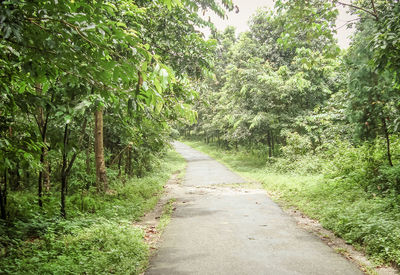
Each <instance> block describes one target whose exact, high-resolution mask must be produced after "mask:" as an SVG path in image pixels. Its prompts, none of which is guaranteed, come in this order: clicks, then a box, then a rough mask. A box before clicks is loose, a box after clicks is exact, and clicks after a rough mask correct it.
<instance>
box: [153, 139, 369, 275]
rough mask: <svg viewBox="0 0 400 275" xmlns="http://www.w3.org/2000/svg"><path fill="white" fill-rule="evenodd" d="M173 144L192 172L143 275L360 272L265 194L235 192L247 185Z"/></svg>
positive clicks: (207, 159) (179, 189) (176, 192)
mask: <svg viewBox="0 0 400 275" xmlns="http://www.w3.org/2000/svg"><path fill="white" fill-rule="evenodd" d="M174 145H175V148H176V150H177V151H178V152H179V153H181V154H182V155H183V156H184V157H185V159H186V160H187V161H188V167H187V171H186V176H185V179H184V182H183V183H182V185H181V186H179V187H177V188H175V189H174V191H173V192H174V197H176V198H177V208H176V211H175V212H174V214H173V216H172V220H171V223H170V224H169V225H168V227H167V229H166V231H165V232H164V234H163V237H162V243H161V247H160V249H159V251H158V252H157V254H156V255H155V256H154V257H153V258H152V259H151V261H150V268H149V270H148V271H147V272H146V274H149V275H150V274H163V275H165V274H229V275H232V274H251V275H253V274H274V275H280V274H307V275H308V274H323V275H327V274H340V275H345V274H362V272H361V271H359V269H358V268H357V267H356V266H355V265H354V264H352V263H350V262H348V261H347V260H346V259H344V258H343V257H341V256H340V255H338V254H336V253H335V252H334V251H333V250H332V249H331V248H330V247H328V246H327V245H325V244H324V243H323V242H321V241H320V240H319V239H318V238H317V237H315V236H313V235H311V234H310V233H308V232H306V231H304V230H303V229H300V228H298V227H297V225H296V223H295V221H294V220H293V219H292V218H291V217H289V216H288V215H286V214H285V213H284V212H283V211H282V210H281V209H280V208H279V207H278V206H277V205H276V204H275V203H273V202H272V201H271V200H270V199H269V198H268V197H267V196H266V195H265V192H264V191H262V190H259V189H249V188H248V189H238V188H231V184H235V183H244V182H245V180H244V179H242V178H241V177H239V176H238V175H236V174H234V173H233V172H231V171H230V170H228V169H227V168H226V167H225V166H223V165H222V164H220V163H218V162H217V161H215V160H213V159H211V158H210V157H208V156H206V155H204V154H202V153H200V152H198V151H196V150H194V149H192V148H190V147H189V146H187V145H184V144H182V143H178V142H176V143H175V144H174ZM226 184H230V185H226ZM224 185H225V186H224Z"/></svg>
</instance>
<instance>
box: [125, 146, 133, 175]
mask: <svg viewBox="0 0 400 275" xmlns="http://www.w3.org/2000/svg"><path fill="white" fill-rule="evenodd" d="M125 175H128V176H132V147H131V146H128V148H127V150H126V159H125Z"/></svg>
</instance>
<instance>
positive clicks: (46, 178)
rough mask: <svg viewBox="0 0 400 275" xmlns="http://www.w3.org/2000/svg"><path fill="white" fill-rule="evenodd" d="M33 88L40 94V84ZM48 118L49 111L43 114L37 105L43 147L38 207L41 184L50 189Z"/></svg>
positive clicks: (40, 202) (40, 196) (40, 199)
mask: <svg viewBox="0 0 400 275" xmlns="http://www.w3.org/2000/svg"><path fill="white" fill-rule="evenodd" d="M35 89H36V92H37V94H38V95H41V94H42V87H41V85H40V84H36V86H35ZM48 120H49V112H47V114H46V116H45V114H44V110H43V107H38V108H37V118H36V122H37V125H38V128H39V132H40V135H41V137H42V142H43V147H42V148H41V153H40V164H41V165H42V169H41V170H40V171H39V176H38V198H39V200H38V203H39V206H40V207H42V206H43V202H42V197H43V185H44V186H45V188H46V191H49V190H50V172H49V167H50V166H49V163H48V161H47V151H48V150H47V145H46V136H47V124H48Z"/></svg>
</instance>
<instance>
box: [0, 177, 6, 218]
mask: <svg viewBox="0 0 400 275" xmlns="http://www.w3.org/2000/svg"><path fill="white" fill-rule="evenodd" d="M0 218H1V219H3V220H6V219H7V169H4V187H3V186H1V181H0Z"/></svg>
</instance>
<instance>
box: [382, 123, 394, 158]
mask: <svg viewBox="0 0 400 275" xmlns="http://www.w3.org/2000/svg"><path fill="white" fill-rule="evenodd" d="M382 124H383V132H384V134H385V139H386V150H387V159H388V162H389V165H390V166H393V162H392V154H391V153H390V137H389V131H388V128H387V125H386V118H382Z"/></svg>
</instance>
